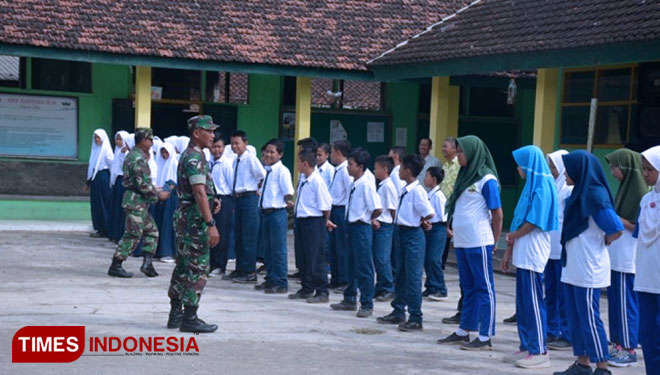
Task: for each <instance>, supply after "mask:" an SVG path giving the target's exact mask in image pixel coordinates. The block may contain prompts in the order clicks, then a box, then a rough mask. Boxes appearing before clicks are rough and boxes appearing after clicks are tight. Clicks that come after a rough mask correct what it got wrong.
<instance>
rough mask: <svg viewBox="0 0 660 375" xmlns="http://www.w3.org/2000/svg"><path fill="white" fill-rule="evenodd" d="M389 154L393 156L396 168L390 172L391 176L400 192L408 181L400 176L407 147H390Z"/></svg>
mask: <svg viewBox="0 0 660 375" xmlns="http://www.w3.org/2000/svg"><path fill="white" fill-rule="evenodd" d="M387 156H389V157H391V158H392V160H393V161H394V168H392V171H391V172H390V178H391V179H392V182H393V183H394V186H396V188H397V190H398V191H399V192H400V191H401V189H402V188H403V187H404V186H405V185H406V182H405V181H403V180H402V179H401V177H399V170H400V169H401V161H402V160H403V158H404V157H405V156H406V149H405V148H403V147H401V146H394V147H392V148H391V149H390V152H389V153H388V154H387Z"/></svg>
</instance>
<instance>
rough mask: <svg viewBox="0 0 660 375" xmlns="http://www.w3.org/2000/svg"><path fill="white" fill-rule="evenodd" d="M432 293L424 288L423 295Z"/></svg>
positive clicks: (426, 295)
mask: <svg viewBox="0 0 660 375" xmlns="http://www.w3.org/2000/svg"><path fill="white" fill-rule="evenodd" d="M430 294H431V291H430V290H428V289H424V291H423V292H422V297H428V296H429V295H430Z"/></svg>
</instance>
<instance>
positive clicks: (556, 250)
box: [549, 186, 573, 260]
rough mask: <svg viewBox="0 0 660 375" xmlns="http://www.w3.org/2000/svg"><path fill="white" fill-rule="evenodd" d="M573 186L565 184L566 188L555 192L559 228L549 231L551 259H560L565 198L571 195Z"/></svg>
mask: <svg viewBox="0 0 660 375" xmlns="http://www.w3.org/2000/svg"><path fill="white" fill-rule="evenodd" d="M572 192H573V186H567V189H561V190H560V191H558V192H557V193H558V194H557V198H558V199H559V211H558V215H557V218H558V219H559V227H558V228H559V229H557V230H553V231H552V232H550V258H549V259H553V260H559V259H561V228H562V226H563V225H564V208H566V199H568V197H570V196H571V193H572Z"/></svg>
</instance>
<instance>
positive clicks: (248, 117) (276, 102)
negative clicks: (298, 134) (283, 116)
mask: <svg viewBox="0 0 660 375" xmlns="http://www.w3.org/2000/svg"><path fill="white" fill-rule="evenodd" d="M281 84H282V78H281V77H280V76H271V75H263V74H251V75H250V79H249V91H248V95H249V98H248V104H242V105H238V124H237V127H238V129H243V130H245V131H246V132H247V134H248V139H249V142H250V144H251V145H253V146H254V147H256V148H257V152H258V151H259V150H260V149H261V146H262V145H263V144H264V143H266V142H268V140H269V139H271V138H277V137H278V136H279V134H278V133H279V117H280V104H281V102H282V99H281V96H282V89H281Z"/></svg>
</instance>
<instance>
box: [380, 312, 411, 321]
mask: <svg viewBox="0 0 660 375" xmlns="http://www.w3.org/2000/svg"><path fill="white" fill-rule="evenodd" d="M405 321H406V317H405V316H402V315H396V314H394V313H390V314H388V315H385V316H379V317H378V318H376V322H378V323H380V324H399V323H403V322H405Z"/></svg>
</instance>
